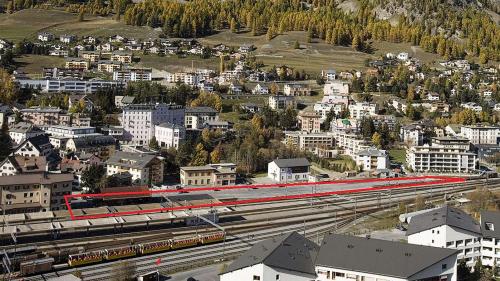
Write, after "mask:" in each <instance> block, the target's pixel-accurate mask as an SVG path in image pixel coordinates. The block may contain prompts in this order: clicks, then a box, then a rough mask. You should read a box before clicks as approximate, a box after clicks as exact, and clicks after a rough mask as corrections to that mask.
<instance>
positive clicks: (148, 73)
mask: <svg viewBox="0 0 500 281" xmlns="http://www.w3.org/2000/svg"><path fill="white" fill-rule="evenodd" d="M113 80H115V81H125V82H128V81H134V82H135V81H151V80H152V69H151V68H129V69H125V70H115V71H114V72H113Z"/></svg>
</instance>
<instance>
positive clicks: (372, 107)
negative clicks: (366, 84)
mask: <svg viewBox="0 0 500 281" xmlns="http://www.w3.org/2000/svg"><path fill="white" fill-rule="evenodd" d="M377 112H378V106H377V104H376V103H367V102H357V103H354V104H350V105H349V114H350V117H351V118H353V119H361V118H363V117H365V116H375V115H377Z"/></svg>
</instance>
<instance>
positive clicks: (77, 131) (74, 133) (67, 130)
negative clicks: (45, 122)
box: [44, 126, 101, 138]
mask: <svg viewBox="0 0 500 281" xmlns="http://www.w3.org/2000/svg"><path fill="white" fill-rule="evenodd" d="M44 131H45V133H47V134H49V135H51V136H59V137H68V138H81V137H88V136H95V135H101V134H99V133H96V129H95V127H70V126H48V127H46V128H44Z"/></svg>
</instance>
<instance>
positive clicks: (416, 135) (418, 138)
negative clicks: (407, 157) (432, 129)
mask: <svg viewBox="0 0 500 281" xmlns="http://www.w3.org/2000/svg"><path fill="white" fill-rule="evenodd" d="M399 139H400V140H401V141H402V142H403V143H404V144H406V146H408V147H412V146H419V145H423V144H424V130H423V128H422V126H420V125H417V124H410V125H406V126H401V128H400V129H399Z"/></svg>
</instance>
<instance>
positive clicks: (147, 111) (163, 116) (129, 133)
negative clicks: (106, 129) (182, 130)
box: [121, 103, 184, 145]
mask: <svg viewBox="0 0 500 281" xmlns="http://www.w3.org/2000/svg"><path fill="white" fill-rule="evenodd" d="M121 122H122V126H123V136H124V139H125V140H126V141H129V142H132V143H135V144H141V145H143V144H147V143H149V141H150V140H151V139H152V138H153V136H154V134H155V126H156V125H159V124H161V123H166V122H167V123H172V124H176V125H179V126H184V107H183V106H181V105H174V104H162V103H159V104H132V105H128V106H125V107H124V108H123V112H122V118H121Z"/></svg>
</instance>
